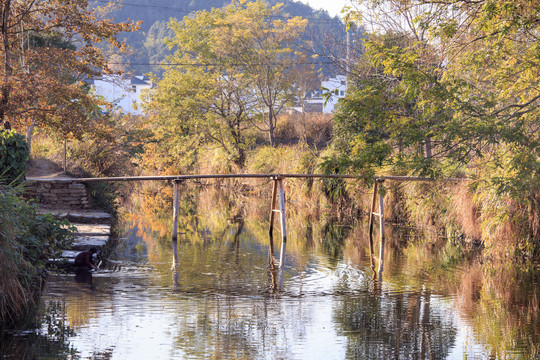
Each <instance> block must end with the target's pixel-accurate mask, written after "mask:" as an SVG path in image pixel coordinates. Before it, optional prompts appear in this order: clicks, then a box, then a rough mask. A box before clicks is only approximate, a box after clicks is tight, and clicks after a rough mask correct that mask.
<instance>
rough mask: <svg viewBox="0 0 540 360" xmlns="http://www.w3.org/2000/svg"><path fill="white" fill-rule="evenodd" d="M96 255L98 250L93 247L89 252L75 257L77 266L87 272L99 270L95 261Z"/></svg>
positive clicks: (83, 252)
mask: <svg viewBox="0 0 540 360" xmlns="http://www.w3.org/2000/svg"><path fill="white" fill-rule="evenodd" d="M95 253H97V249H96V248H95V247H91V248H90V249H88V250H85V251H82V252H80V253H79V254H77V256H76V257H75V266H77V267H79V268H81V269H86V270H91V269H94V270H97V266H96V262H95V261H94V259H93V256H94V254H95Z"/></svg>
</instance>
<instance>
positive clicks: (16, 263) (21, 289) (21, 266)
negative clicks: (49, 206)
mask: <svg viewBox="0 0 540 360" xmlns="http://www.w3.org/2000/svg"><path fill="white" fill-rule="evenodd" d="M21 190H22V189H21V188H20V187H19V188H17V189H14V188H11V187H8V186H4V185H0V327H2V326H6V325H10V324H13V323H14V322H15V321H16V320H17V319H18V318H19V317H20V316H21V315H22V314H23V312H24V311H26V310H27V309H28V308H29V306H30V305H32V304H33V303H34V300H35V297H36V295H37V294H38V293H39V290H40V288H41V285H42V282H43V279H44V277H45V275H46V270H45V265H46V263H47V261H48V259H49V258H52V257H55V256H57V255H58V254H59V252H60V249H61V248H64V247H65V246H66V245H68V243H69V242H70V241H71V240H72V238H73V236H72V234H73V232H72V229H71V228H70V227H68V226H67V225H68V224H67V223H66V222H64V221H60V220H56V219H54V218H52V217H51V216H48V215H40V214H38V213H37V210H36V208H35V207H33V206H31V205H28V204H27V203H26V202H25V201H24V200H23V199H22V197H20V196H19V195H20V191H21Z"/></svg>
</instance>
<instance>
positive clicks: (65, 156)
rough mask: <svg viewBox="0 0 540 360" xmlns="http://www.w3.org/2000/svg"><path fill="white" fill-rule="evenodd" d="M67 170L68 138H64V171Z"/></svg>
mask: <svg viewBox="0 0 540 360" xmlns="http://www.w3.org/2000/svg"><path fill="white" fill-rule="evenodd" d="M66 170H67V139H66V138H64V173H65V172H66Z"/></svg>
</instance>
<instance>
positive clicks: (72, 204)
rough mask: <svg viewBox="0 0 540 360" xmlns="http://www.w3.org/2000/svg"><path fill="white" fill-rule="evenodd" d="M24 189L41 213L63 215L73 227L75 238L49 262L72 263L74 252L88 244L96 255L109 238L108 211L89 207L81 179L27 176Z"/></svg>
mask: <svg viewBox="0 0 540 360" xmlns="http://www.w3.org/2000/svg"><path fill="white" fill-rule="evenodd" d="M27 193H28V194H29V197H32V198H34V199H36V200H37V201H38V204H39V206H40V210H39V211H40V212H41V213H50V214H52V215H53V216H55V217H57V218H60V219H67V220H69V221H70V223H71V225H73V226H75V227H76V228H77V234H76V236H75V240H74V242H73V244H72V245H71V247H70V248H69V249H64V250H63V251H62V256H61V258H59V259H50V262H51V263H54V264H57V265H60V264H61V265H64V266H67V267H72V266H73V265H74V261H75V256H77V254H78V253H79V252H81V251H82V250H87V249H89V248H91V247H95V248H97V249H98V256H99V255H100V253H101V252H102V249H103V248H104V247H105V246H106V245H107V244H108V243H109V241H110V238H111V215H110V214H108V213H106V212H104V211H102V210H95V209H91V202H90V196H89V193H88V189H87V188H86V185H85V184H84V183H81V182H78V181H77V179H76V178H68V177H62V178H27Z"/></svg>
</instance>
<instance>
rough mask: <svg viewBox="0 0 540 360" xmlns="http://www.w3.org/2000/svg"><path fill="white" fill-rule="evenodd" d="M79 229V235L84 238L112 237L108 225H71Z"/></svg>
mask: <svg viewBox="0 0 540 360" xmlns="http://www.w3.org/2000/svg"><path fill="white" fill-rule="evenodd" d="M71 226H75V227H76V228H77V233H78V234H79V235H84V236H102V235H111V226H110V225H108V224H71Z"/></svg>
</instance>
